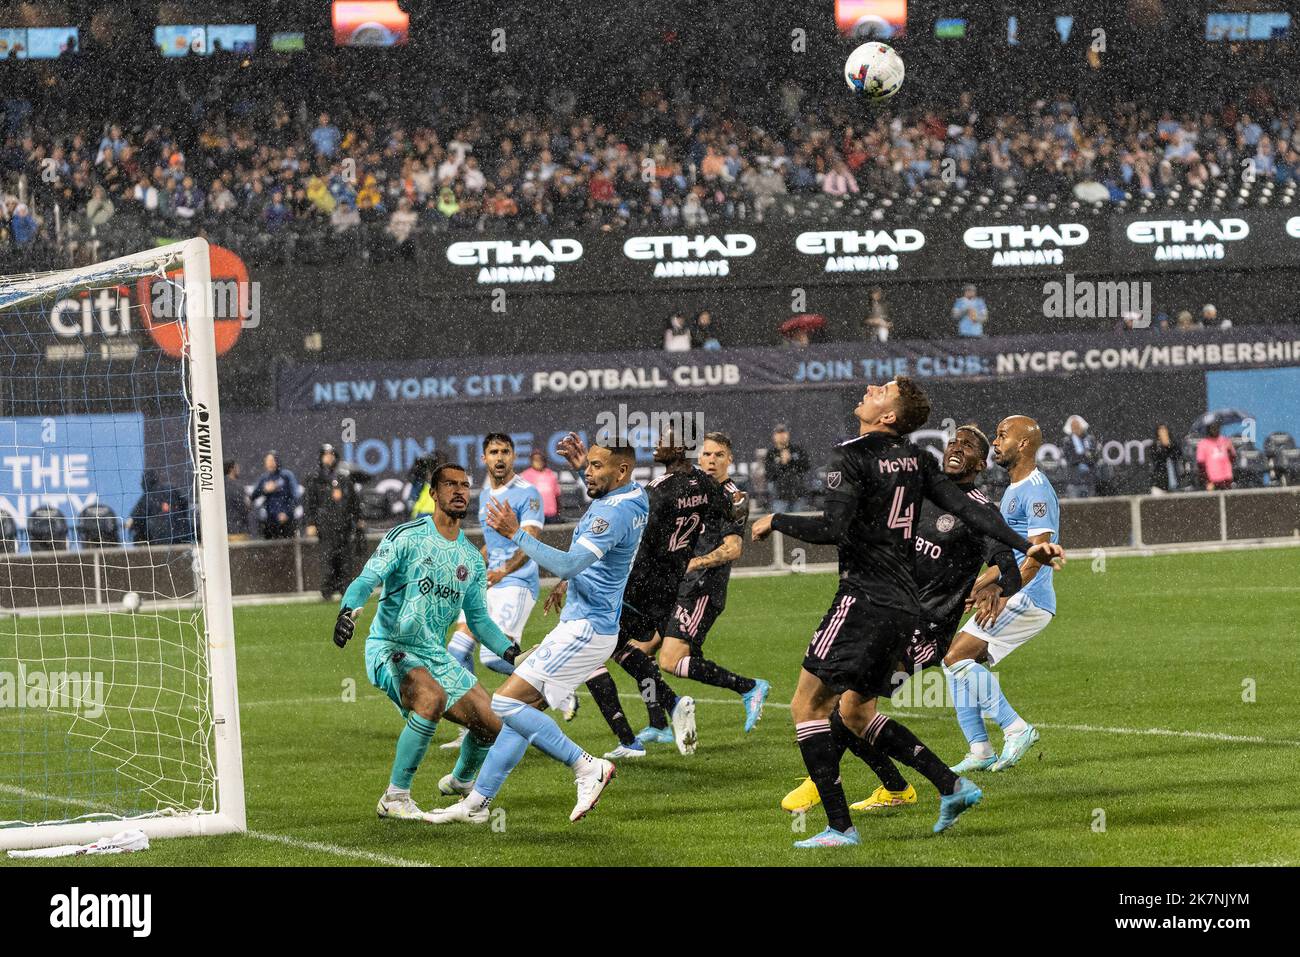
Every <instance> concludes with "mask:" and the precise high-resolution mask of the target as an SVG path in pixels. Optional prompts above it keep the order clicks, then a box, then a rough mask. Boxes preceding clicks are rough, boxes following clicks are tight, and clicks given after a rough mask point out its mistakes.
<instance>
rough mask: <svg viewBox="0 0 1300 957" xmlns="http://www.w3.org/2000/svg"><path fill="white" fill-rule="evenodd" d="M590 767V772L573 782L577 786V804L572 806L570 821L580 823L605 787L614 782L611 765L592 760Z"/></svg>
mask: <svg viewBox="0 0 1300 957" xmlns="http://www.w3.org/2000/svg"><path fill="white" fill-rule="evenodd" d="M592 765H593V766H592V768H591V770H590V771H588V772H587V773H586V774H579V775H578V776H577V778H576V779H575V781H574V783H575V784H577V786H578V803H577V804H575V805H573V812H572V813H571V814H570V815H569V820H570V821H581V820H582V819H583V818H584V817H586V816H587V812H588V811H590V810H591V809H592V808H594V807H595V806H596V802H598V801H599V800H600V795H601V792H602V791H604V790H605V785H607V784H609V782H610V781H612V780H614V775H615V774H616V773H617V771H616V769H615V768H614V765H613V764H611V763H610V762H608V761H604V760H602V759H600V758H593V759H592Z"/></svg>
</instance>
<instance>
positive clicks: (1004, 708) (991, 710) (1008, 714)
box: [980, 672, 1020, 731]
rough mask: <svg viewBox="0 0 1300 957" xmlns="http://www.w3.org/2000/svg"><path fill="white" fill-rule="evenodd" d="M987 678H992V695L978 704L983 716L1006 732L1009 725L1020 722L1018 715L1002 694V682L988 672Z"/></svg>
mask: <svg viewBox="0 0 1300 957" xmlns="http://www.w3.org/2000/svg"><path fill="white" fill-rule="evenodd" d="M989 677H991V678H993V681H994V684H993V689H992V691H993V693H992V694H990V695H989V696H988V700H983V701H981V702H980V708H981V709H982V710H983V712H984V714H986V715H988V716H989V717H990V718H992V719H993V720H994V721H996V722H997V723H998V727H999V728H1001V729H1002V730H1004V731H1005V730H1006V729H1007V728H1009V727H1010V726H1011V725H1013V724H1015V723H1016V722H1017V721H1019V720H1020V715H1018V714H1016V709H1015V708H1013V707H1011V702H1010V701H1008V700H1007V696H1006V695H1004V694H1003V693H1002V682H1001V681H998V680H997V677H996V676H995V675H994V674H993V673H992V672H990V673H989Z"/></svg>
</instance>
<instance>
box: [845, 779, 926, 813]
mask: <svg viewBox="0 0 1300 957" xmlns="http://www.w3.org/2000/svg"><path fill="white" fill-rule="evenodd" d="M915 803H916V788H914V787H912V785H910V784H909V785H908V786H907V787H906V788H904V789H903V790H901V791H891V790H889V789H888V788H887V787H885V786H884V785H883V784H882V785H881V786H880V787H878V788H876V789H875V790H874V791H872V792H871V797H869V798H867V799H866V800H865V801H859V802H858V803H857V804H850V805H849V810H851V811H878V810H880V809H881V808H882V807H898V806H899V805H902V804H915Z"/></svg>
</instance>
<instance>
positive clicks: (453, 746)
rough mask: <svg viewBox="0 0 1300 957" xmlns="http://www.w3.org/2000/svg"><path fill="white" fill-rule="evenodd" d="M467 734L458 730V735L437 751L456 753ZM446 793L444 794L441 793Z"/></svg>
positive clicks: (462, 730) (463, 730)
mask: <svg viewBox="0 0 1300 957" xmlns="http://www.w3.org/2000/svg"><path fill="white" fill-rule="evenodd" d="M467 734H469V732H468V731H467V730H465V729H464V728H461V729H460V734H458V735H456V737H455V739H454V740H451V741H447V742H445V743H443V744H440V745H438V750H439V751H457V750H459V749H460V745H461V742H463V741H464V740H465V735H467ZM443 793H446V792H443Z"/></svg>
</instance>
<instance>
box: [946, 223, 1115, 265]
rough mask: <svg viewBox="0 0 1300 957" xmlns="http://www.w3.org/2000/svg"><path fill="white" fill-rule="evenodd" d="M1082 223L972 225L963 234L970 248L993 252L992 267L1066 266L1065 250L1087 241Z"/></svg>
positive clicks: (990, 262)
mask: <svg viewBox="0 0 1300 957" xmlns="http://www.w3.org/2000/svg"><path fill="white" fill-rule="evenodd" d="M1089 236H1090V233H1089V232H1088V227H1087V226H1085V225H1083V224H1082V223H1060V224H1059V225H1029V226H1025V225H1017V224H1008V225H1005V226H972V227H971V228H970V229H968V230H966V231H965V232H964V233H963V234H962V242H963V243H965V245H966V248H967V249H974V250H976V251H978V252H981V253H984V252H987V253H991V255H990V257H989V265H990V266H994V267H1005V266H1063V265H1065V251H1066V250H1067V249H1070V248H1071V247H1076V246H1083V245H1085V244H1086V243H1087V242H1088V237H1089Z"/></svg>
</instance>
